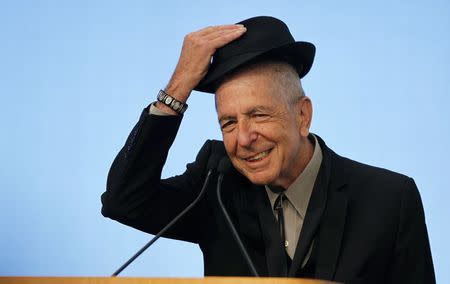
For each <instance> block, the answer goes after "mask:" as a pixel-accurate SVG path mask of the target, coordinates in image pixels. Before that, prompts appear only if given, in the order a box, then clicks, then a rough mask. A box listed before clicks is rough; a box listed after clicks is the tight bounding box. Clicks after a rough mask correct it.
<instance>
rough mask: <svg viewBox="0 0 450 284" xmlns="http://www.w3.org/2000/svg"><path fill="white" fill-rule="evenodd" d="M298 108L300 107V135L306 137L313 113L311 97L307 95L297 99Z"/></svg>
mask: <svg viewBox="0 0 450 284" xmlns="http://www.w3.org/2000/svg"><path fill="white" fill-rule="evenodd" d="M299 108H300V135H302V136H303V137H308V135H309V127H310V126H311V121H312V114H313V109H312V102H311V99H310V98H309V97H307V96H303V97H301V99H300V101H299Z"/></svg>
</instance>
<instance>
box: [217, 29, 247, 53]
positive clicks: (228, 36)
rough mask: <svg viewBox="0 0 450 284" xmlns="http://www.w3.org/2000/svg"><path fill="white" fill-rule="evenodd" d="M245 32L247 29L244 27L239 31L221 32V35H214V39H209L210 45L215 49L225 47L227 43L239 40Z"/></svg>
mask: <svg viewBox="0 0 450 284" xmlns="http://www.w3.org/2000/svg"><path fill="white" fill-rule="evenodd" d="M246 31H247V29H246V28H245V27H242V28H239V29H235V30H231V31H226V32H222V33H220V34H218V35H216V36H215V37H214V38H211V39H210V42H211V45H213V46H214V48H215V49H217V48H220V47H222V46H224V45H226V44H227V43H230V42H232V41H233V40H235V39H237V38H239V37H240V36H242V35H243V34H244V33H245V32H246Z"/></svg>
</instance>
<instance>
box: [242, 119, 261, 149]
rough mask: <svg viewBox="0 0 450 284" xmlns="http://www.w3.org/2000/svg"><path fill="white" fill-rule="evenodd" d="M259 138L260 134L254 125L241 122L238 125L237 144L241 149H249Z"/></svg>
mask: <svg viewBox="0 0 450 284" xmlns="http://www.w3.org/2000/svg"><path fill="white" fill-rule="evenodd" d="M257 138H258V133H257V132H256V131H255V128H254V126H253V124H252V123H250V122H248V121H241V122H240V123H239V125H238V135H237V143H238V145H239V146H241V147H245V148H248V147H250V146H251V145H252V143H253V142H254V141H255V140H256V139H257Z"/></svg>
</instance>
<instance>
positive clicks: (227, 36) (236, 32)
mask: <svg viewBox="0 0 450 284" xmlns="http://www.w3.org/2000/svg"><path fill="white" fill-rule="evenodd" d="M245 31H246V28H245V27H244V26H243V25H222V26H212V27H207V28H204V29H201V30H199V31H196V32H192V33H190V34H188V35H186V36H185V37H184V41H183V48H182V50H181V55H180V58H179V60H178V64H177V66H176V68H175V71H174V73H173V75H172V78H171V79H170V81H169V83H168V85H167V87H166V92H167V93H168V94H170V95H171V96H173V97H175V98H176V99H177V100H179V101H181V102H186V100H187V99H188V97H189V95H190V93H191V91H192V90H193V89H194V88H195V86H197V84H198V83H199V82H200V81H201V80H202V79H203V77H204V76H205V75H206V73H207V72H208V68H209V65H210V63H211V58H212V56H213V55H214V52H215V51H216V50H217V49H218V48H220V47H222V46H224V45H226V44H227V43H229V42H231V41H233V40H235V39H237V38H239V37H240V36H241V35H242V34H244V32H245Z"/></svg>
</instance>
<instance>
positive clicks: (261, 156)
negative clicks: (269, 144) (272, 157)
mask: <svg viewBox="0 0 450 284" xmlns="http://www.w3.org/2000/svg"><path fill="white" fill-rule="evenodd" d="M270 151H272V149H269V150H266V151H264V152H261V153H258V154H256V155H254V156H251V157H248V158H244V160H245V161H247V162H257V161H260V160H262V159H264V158H265V157H267V155H269V153H270Z"/></svg>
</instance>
